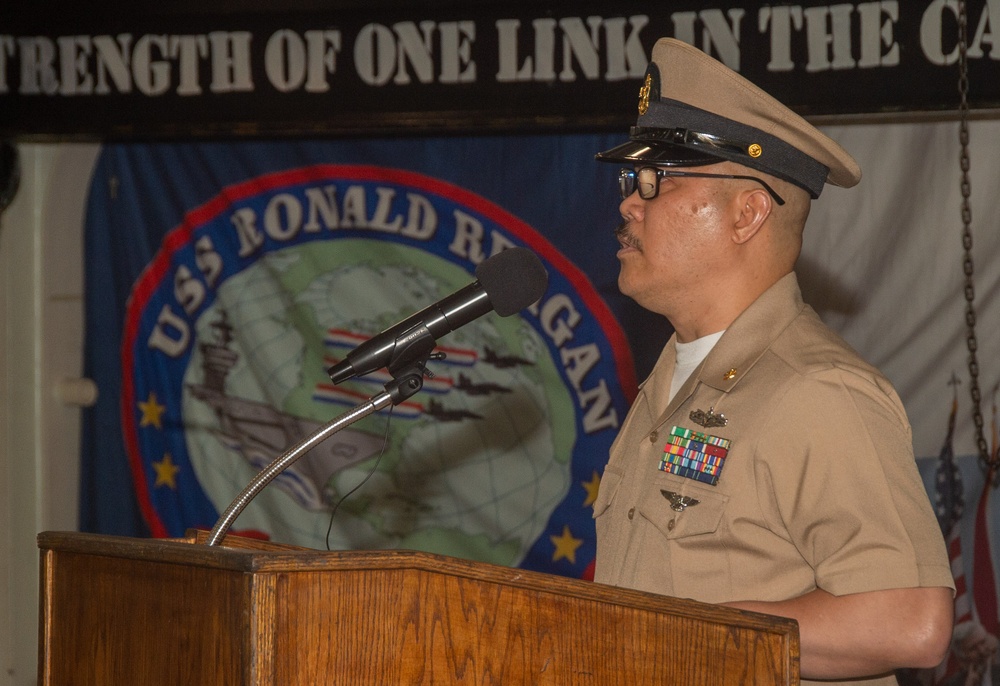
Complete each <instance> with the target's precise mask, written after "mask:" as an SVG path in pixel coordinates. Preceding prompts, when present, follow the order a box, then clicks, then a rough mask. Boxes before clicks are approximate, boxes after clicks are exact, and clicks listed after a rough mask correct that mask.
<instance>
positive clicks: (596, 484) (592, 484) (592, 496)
mask: <svg viewBox="0 0 1000 686" xmlns="http://www.w3.org/2000/svg"><path fill="white" fill-rule="evenodd" d="M580 485H581V486H583V488H584V490H585V491H587V499H586V500H584V501H583V506H584V507H590V506H591V505H593V504H594V501H595V500H597V489H599V488H600V487H601V477H599V476H598V475H597V472H594V476H592V477H591V478H590V481H581V482H580Z"/></svg>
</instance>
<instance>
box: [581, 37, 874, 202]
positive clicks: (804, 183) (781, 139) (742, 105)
mask: <svg viewBox="0 0 1000 686" xmlns="http://www.w3.org/2000/svg"><path fill="white" fill-rule="evenodd" d="M597 159H598V160H600V161H602V162H635V163H639V162H646V163H649V164H653V165H656V166H663V167H690V166H698V165H704V164H713V163H716V162H721V161H723V160H729V161H732V162H738V163H739V164H742V165H744V166H746V167H750V168H751V169H757V170H759V171H762V172H764V173H766V174H771V175H772V176H776V177H778V178H779V179H784V180H785V181H789V182H791V183H794V184H795V185H797V186H800V187H801V188H804V189H805V190H807V191H808V192H809V194H810V195H811V196H812V197H813V198H818V197H819V194H820V192H821V191H822V190H823V184H824V183H832V184H833V185H835V186H843V187H844V188H850V187H851V186H854V185H855V184H857V183H858V181H860V180H861V168H860V167H858V163H857V162H855V161H854V158H853V157H851V155H850V154H849V153H848V152H847V151H846V150H844V149H843V148H842V147H840V145H838V144H837V143H836V142H835V141H833V140H832V139H831V138H829V137H828V136H826V135H825V134H823V133H822V132H820V131H819V130H818V129H816V127H814V126H812V125H811V124H809V122H807V121H806V120H805V119H803V118H802V117H800V116H799V115H797V114H795V113H794V112H792V111H791V110H790V109H788V108H787V107H785V106H784V105H782V104H781V103H780V102H778V101H777V100H775V99H774V98H772V97H771V96H770V95H768V94H767V93H765V92H764V91H762V90H761V89H760V88H758V87H757V86H755V85H754V84H752V83H750V82H749V81H747V80H746V79H745V78H743V77H742V76H740V75H739V74H737V73H736V72H734V71H733V70H731V69H729V68H728V67H726V66H725V65H723V64H722V63H721V62H719V61H717V60H715V59H713V58H712V57H710V56H708V55H706V54H705V53H704V52H702V51H701V50H698V49H697V48H695V47H692V46H690V45H688V44H687V43H683V42H681V41H679V40H677V39H675V38H661V39H660V40H658V41H657V42H656V45H655V46H654V47H653V55H652V60H651V61H650V63H649V66H648V67H647V68H646V76H645V79H644V81H643V85H642V88H641V89H640V91H639V118H638V120H637V121H636V124H635V126H633V127H632V128H631V130H630V132H629V141H628V142H627V143H623V144H622V145H619V146H617V147H614V148H612V149H610V150H606V151H604V152H601V153H598V154H597Z"/></svg>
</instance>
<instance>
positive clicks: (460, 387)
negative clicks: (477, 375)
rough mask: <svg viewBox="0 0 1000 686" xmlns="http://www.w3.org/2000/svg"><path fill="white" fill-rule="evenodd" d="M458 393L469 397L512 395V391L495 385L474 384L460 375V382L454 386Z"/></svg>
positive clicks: (463, 375)
mask: <svg viewBox="0 0 1000 686" xmlns="http://www.w3.org/2000/svg"><path fill="white" fill-rule="evenodd" d="M452 388H454V389H455V390H456V391H462V392H463V393H467V394H468V395H488V394H490V393H510V389H509V388H507V387H506V386H501V385H500V384H495V383H473V382H472V380H471V379H470V378H469V377H467V376H466V375H465V374H459V375H458V381H457V382H455V385H453V386H452Z"/></svg>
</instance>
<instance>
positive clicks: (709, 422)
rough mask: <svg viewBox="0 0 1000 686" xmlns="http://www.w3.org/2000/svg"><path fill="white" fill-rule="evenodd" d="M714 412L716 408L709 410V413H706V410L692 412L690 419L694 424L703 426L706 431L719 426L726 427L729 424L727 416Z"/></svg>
mask: <svg viewBox="0 0 1000 686" xmlns="http://www.w3.org/2000/svg"><path fill="white" fill-rule="evenodd" d="M714 410H715V408H714V407H710V408H708V412H705V410H692V411H691V414H689V415H688V417H689V418H690V419H691V421H692V422H694V423H695V424H697V425H698V426H703V427H705V428H706V429H711V428H713V427H717V426H725V425H726V424H728V423H729V420H728V419H726V415H724V414H722V413H721V412H720V413H719V414H715V411H714Z"/></svg>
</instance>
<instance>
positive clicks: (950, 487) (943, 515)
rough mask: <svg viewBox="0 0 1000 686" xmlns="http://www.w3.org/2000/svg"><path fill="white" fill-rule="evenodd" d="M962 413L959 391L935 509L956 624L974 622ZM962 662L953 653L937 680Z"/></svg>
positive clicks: (941, 459) (943, 452) (940, 466)
mask: <svg viewBox="0 0 1000 686" xmlns="http://www.w3.org/2000/svg"><path fill="white" fill-rule="evenodd" d="M957 414H958V393H957V391H956V393H955V396H954V398H953V399H952V401H951V414H950V415H949V416H948V435H947V436H946V437H945V439H944V445H943V446H941V454H940V456H939V457H938V468H937V474H936V478H935V496H934V511H935V514H937V519H938V524H939V525H940V526H941V533H942V534H943V535H944V540H945V543H946V544H947V546H948V560H949V562H950V563H951V575H952V576H953V577H954V579H955V625H956V626H958V625H959V624H961V623H962V622H970V621H972V619H973V614H972V602H971V599H970V598H969V593H968V588H967V587H966V584H965V567H964V565H963V563H962V535H961V530H962V528H961V523H962V515H963V514H964V512H965V498H964V494H963V488H962V474H961V472H959V470H958V465H956V464H955V450H954V447H953V442H954V438H955V417H956V415H957ZM958 668H959V667H958V662H957V660H956V659H955V656H954V654H953V653H949V655H948V659H947V660H945V661H944V662H942V663H941V664H940V665H939V666H938V667H937V669H936V670H935V673H934V683H935V684H940V683H943V682H944V681H945V680H946V679H948V678H949V677H950V676H952V675H953V674H954V673H955V672H957V671H958Z"/></svg>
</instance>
